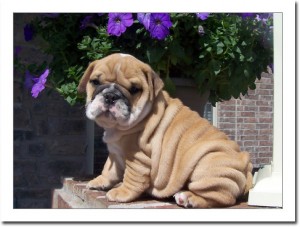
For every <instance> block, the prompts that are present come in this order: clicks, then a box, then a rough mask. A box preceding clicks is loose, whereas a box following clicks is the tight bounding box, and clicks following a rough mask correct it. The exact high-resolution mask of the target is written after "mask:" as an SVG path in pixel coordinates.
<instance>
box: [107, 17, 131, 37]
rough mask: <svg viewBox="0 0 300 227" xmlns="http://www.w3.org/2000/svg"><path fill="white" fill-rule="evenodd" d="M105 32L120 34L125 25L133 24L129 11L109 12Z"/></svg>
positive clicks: (123, 30)
mask: <svg viewBox="0 0 300 227" xmlns="http://www.w3.org/2000/svg"><path fill="white" fill-rule="evenodd" d="M108 17H109V19H108V27H107V32H108V34H109V35H115V36H120V35H121V34H122V33H124V32H125V31H126V29H127V27H130V26H131V25H132V24H133V19H132V14H131V13H109V14H108Z"/></svg>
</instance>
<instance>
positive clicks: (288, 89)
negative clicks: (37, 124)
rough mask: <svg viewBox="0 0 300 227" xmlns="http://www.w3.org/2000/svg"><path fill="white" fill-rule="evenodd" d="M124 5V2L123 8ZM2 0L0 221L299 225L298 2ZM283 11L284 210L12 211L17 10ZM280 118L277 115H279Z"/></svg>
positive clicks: (0, 17)
mask: <svg viewBox="0 0 300 227" xmlns="http://www.w3.org/2000/svg"><path fill="white" fill-rule="evenodd" d="M121 2H123V4H121ZM164 2H165V3H163V2H162V1H161V0H151V1H147V2H146V1H142V0H140V1H136V0H126V2H125V3H124V1H120V0H102V1H101V0H85V1H84V2H82V1H73V0H72V1H70V0H64V1H61V0H60V1H58V0H51V1H35V0H26V1H17V0H9V1H8V0H7V1H1V3H0V4H1V5H0V22H1V34H2V35H1V36H0V42H1V43H0V45H1V46H0V50H1V51H0V64H1V65H0V70H1V71H0V72H1V73H0V84H1V89H0V90H1V95H0V101H1V110H2V111H1V117H0V120H1V124H0V125H1V127H0V130H1V131H0V133H1V134H0V138H1V143H0V146H1V147H0V152H1V159H0V161H1V165H0V168H1V176H0V180H1V189H0V190H1V193H0V196H1V197H0V201H1V202H0V203H1V220H2V221H6V222H9V221H10V222H24V221H25V222H32V221H37V222H45V221H46V222H53V221H58V222H62V221H72V222H82V221H86V222H95V221H101V222H105V221H110V222H111V221H114V222H124V221H125V222H128V221H130V222H153V221H155V222H292V221H295V197H294V196H295V152H294V151H295V135H293V133H294V131H295V130H294V127H295V122H294V121H295V115H294V114H295V105H294V104H295V99H294V97H295V77H294V75H295V71H294V70H295V61H294V60H295V59H294V55H295V54H294V53H295V52H294V51H295V26H294V25H295V3H294V2H292V1H276V2H274V1H272V2H268V1H262V0H251V1H234V0H226V2H220V1H218V0H210V1H199V0H189V2H188V4H187V2H186V1H175V0H173V1H171V2H170V1H164ZM117 11H118V12H126V11H127V12H158V11H159V12H170V11H172V12H195V11H201V12H283V18H284V19H283V27H284V34H283V42H284V49H283V56H284V58H283V72H284V73H283V76H284V83H283V93H284V95H283V108H284V110H288V114H287V113H286V112H284V113H283V117H284V124H283V151H284V157H283V169H284V170H285V169H288V170H287V171H284V172H283V185H284V187H283V208H282V209H201V210H199V209H180V210H168V209H166V210H164V209H154V210H142V209H134V210H122V209H117V210H116V209H112V210H105V209H104V210H98V209H96V210H95V209H86V210H82V209H75V210H58V209H13V172H12V170H13V142H12V141H13V130H12V128H13V120H12V116H13V86H12V85H13V83H12V79H13V76H12V75H13V38H12V34H13V13H14V12H117ZM275 114H276V113H275Z"/></svg>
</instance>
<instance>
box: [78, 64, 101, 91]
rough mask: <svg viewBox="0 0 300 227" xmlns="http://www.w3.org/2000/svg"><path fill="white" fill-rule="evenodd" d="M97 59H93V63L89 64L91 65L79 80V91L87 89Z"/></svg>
mask: <svg viewBox="0 0 300 227" xmlns="http://www.w3.org/2000/svg"><path fill="white" fill-rule="evenodd" d="M96 63H97V61H93V62H92V63H90V64H89V66H88V67H87V69H86V70H85V72H84V74H83V76H82V78H81V80H80V82H79V85H78V87H77V91H78V92H79V93H84V92H85V91H86V85H87V83H88V81H89V79H90V76H91V74H92V72H93V70H94V67H95V65H96Z"/></svg>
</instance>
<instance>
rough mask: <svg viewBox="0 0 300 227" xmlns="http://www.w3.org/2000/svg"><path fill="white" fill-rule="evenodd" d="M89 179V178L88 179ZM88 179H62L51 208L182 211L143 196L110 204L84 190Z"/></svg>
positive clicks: (101, 193)
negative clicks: (135, 199) (131, 200)
mask: <svg viewBox="0 0 300 227" xmlns="http://www.w3.org/2000/svg"><path fill="white" fill-rule="evenodd" d="M90 179H91V178H90ZM88 181H89V179H88V178H64V179H63V187H62V188H61V189H55V190H54V191H53V197H52V208H64V209H66V208H127V209H129V208H148V209H153V208H158V209H182V207H179V206H177V205H176V203H175V200H174V198H169V199H163V200H156V199H154V198H152V197H150V196H147V195H144V196H142V197H141V198H139V199H138V200H137V201H134V202H130V203H117V202H110V201H108V200H107V199H106V197H105V195H106V192H105V191H98V190H91V189H86V184H87V183H88ZM230 208H257V207H252V206H248V205H247V202H246V201H245V200H243V201H239V202H238V203H237V204H236V205H235V206H232V207H230Z"/></svg>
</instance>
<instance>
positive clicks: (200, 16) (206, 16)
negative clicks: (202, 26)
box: [196, 13, 210, 20]
mask: <svg viewBox="0 0 300 227" xmlns="http://www.w3.org/2000/svg"><path fill="white" fill-rule="evenodd" d="M209 14H210V13H196V15H197V17H198V18H199V19H200V20H206V19H207V18H208V16H209Z"/></svg>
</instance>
